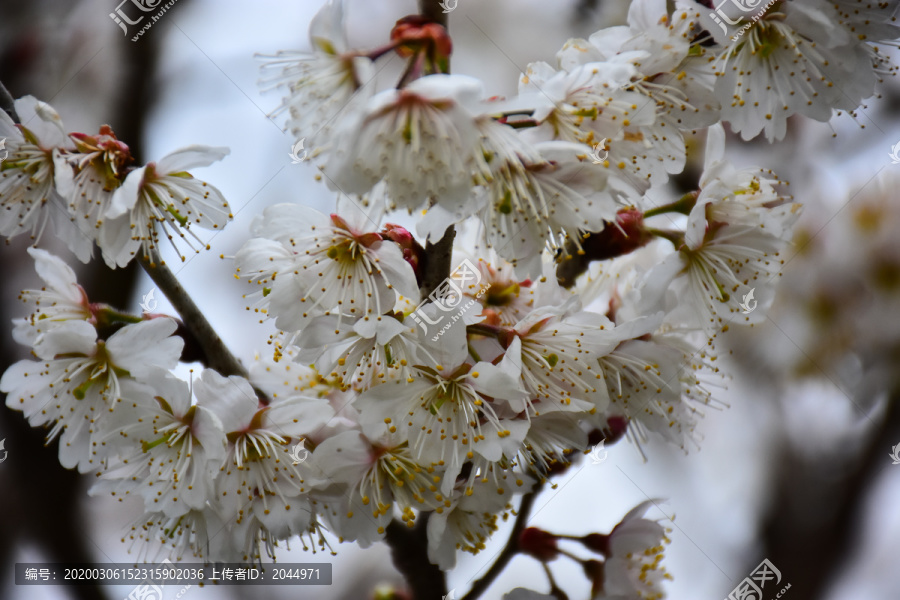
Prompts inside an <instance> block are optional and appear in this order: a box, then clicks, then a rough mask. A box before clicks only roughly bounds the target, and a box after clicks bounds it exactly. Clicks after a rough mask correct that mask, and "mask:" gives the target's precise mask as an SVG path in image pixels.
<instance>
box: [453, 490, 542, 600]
mask: <svg viewBox="0 0 900 600" xmlns="http://www.w3.org/2000/svg"><path fill="white" fill-rule="evenodd" d="M543 487H544V484H543V483H539V484H538V485H537V487H535V489H534V490H532V491H531V492H529V493H527V494H525V495H524V496H523V497H522V503H521V504H519V512H518V514H517V515H516V522H515V523H514V524H513V528H512V531H511V532H510V534H509V540H507V542H506V547H505V548H503V551H502V552H500V555H499V556H498V557H497V560H496V561H494V564H493V565H491V568H490V569H488V572H487V573H485V574H484V576H483V577H482V578H481V579H479V580H478V581H476V582H475V583H474V584H473V585H472V589H470V590H469V593H468V594H466V595H465V596H463V597H462V600H476V598H478V597H480V596H481V594H483V593H484V591H485V590H486V589H488V588H489V587H490V586H491V584H492V583H494V580H495V579H497V576H498V575H500V573H502V572H503V569H505V568H506V565H507V564H509V561H511V560H512V558H513V556H515V555H516V554H518V552H519V536H520V535H521V534H522V532H523V531H524V530H525V526H526V525H527V524H528V516H529V515H530V514H531V508H532V507H533V506H534V501H535V499H536V498H537V496H538V494H539V493H541V490H542V489H543Z"/></svg>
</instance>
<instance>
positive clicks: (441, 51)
mask: <svg viewBox="0 0 900 600" xmlns="http://www.w3.org/2000/svg"><path fill="white" fill-rule="evenodd" d="M391 41H392V42H394V43H396V44H397V54H399V55H400V56H402V57H404V58H408V57H410V56H413V55H414V54H416V53H417V52H419V51H421V50H429V51H430V52H433V55H432V59H433V60H440V59H447V58H450V55H451V54H452V53H453V41H452V40H451V39H450V34H448V33H447V30H446V29H444V26H443V25H440V24H438V23H435V22H433V21H431V20H429V19H428V18H426V17H423V16H422V15H410V16H408V17H403V18H402V19H400V20H399V21H397V24H396V25H395V26H394V29H393V30H392V31H391Z"/></svg>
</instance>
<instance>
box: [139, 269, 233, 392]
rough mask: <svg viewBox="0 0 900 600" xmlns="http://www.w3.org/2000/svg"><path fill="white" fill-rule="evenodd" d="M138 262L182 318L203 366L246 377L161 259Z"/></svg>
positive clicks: (226, 374) (224, 373)
mask: <svg viewBox="0 0 900 600" xmlns="http://www.w3.org/2000/svg"><path fill="white" fill-rule="evenodd" d="M140 263H141V266H142V267H143V268H144V271H146V273H147V275H149V276H150V279H152V280H153V283H155V284H156V285H157V286H158V287H159V289H160V290H161V291H162V293H163V294H165V295H166V298H168V299H169V302H171V303H172V306H174V307H175V310H177V311H178V314H179V315H181V319H182V321H183V322H184V326H185V327H186V328H187V329H188V331H189V332H190V333H191V335H192V336H193V338H194V340H196V341H197V343H199V345H200V347H201V349H202V350H203V354H204V356H205V357H206V361H205V364H206V365H207V366H208V367H209V368H211V369H215V370H216V371H218V372H219V373H220V374H221V375H224V376H226V377H227V376H228V375H240V376H241V377H247V376H248V375H247V370H246V369H245V368H244V366H243V365H242V364H241V363H240V361H238V359H237V358H235V357H234V355H233V354H232V353H231V352H230V351H229V350H228V348H227V347H226V346H225V344H224V343H223V342H222V338H220V337H219V334H217V333H216V330H215V329H213V327H212V325H210V323H209V321H207V320H206V317H205V316H204V315H203V313H202V312H201V311H200V308H198V307H197V305H196V304H195V303H194V300H193V299H192V298H191V297H190V296H189V295H188V293H187V291H185V289H184V288H183V287H182V286H181V283H179V281H178V279H176V278H175V275H174V274H173V273H172V271H170V270H169V267H167V266H166V265H164V264H162V261H160V260H156V261H155V262H151V260H150V259H147V258H143V257H141V258H140Z"/></svg>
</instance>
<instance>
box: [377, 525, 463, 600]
mask: <svg viewBox="0 0 900 600" xmlns="http://www.w3.org/2000/svg"><path fill="white" fill-rule="evenodd" d="M430 516H431V515H430V513H423V514H421V515H419V518H418V523H416V526H415V527H414V528H412V529H410V528H409V527H407V526H406V525H404V524H402V523H400V522H399V521H396V520H394V521H391V523H390V524H389V525H388V526H387V530H386V531H385V536H384V541H385V542H386V543H387V545H388V546H390V548H391V559H392V560H393V561H394V566H395V567H397V570H398V571H400V574H402V575H403V577H404V579H406V583H407V584H408V585H409V587H410V589H411V590H412V597H413V600H432V599H433V600H437V599H438V598H443V597H444V596H445V595H446V594H447V581H446V579H445V578H444V572H443V571H441V569H440V567H438V566H437V565H433V564H431V561H430V560H428V533H427V527H428V518H429V517H430Z"/></svg>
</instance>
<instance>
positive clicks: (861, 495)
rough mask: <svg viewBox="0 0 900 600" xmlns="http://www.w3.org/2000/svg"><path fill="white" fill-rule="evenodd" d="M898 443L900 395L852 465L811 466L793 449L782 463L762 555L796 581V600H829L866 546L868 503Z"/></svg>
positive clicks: (821, 462)
mask: <svg viewBox="0 0 900 600" xmlns="http://www.w3.org/2000/svg"><path fill="white" fill-rule="evenodd" d="M898 441H900V392H897V391H895V392H893V393H891V394H890V395H889V397H888V401H887V411H886V414H885V415H884V417H883V419H882V420H881V422H880V423H879V424H878V426H877V427H875V428H874V431H873V432H872V434H871V437H870V438H869V439H868V440H867V441H866V443H865V444H864V445H862V451H861V452H860V454H859V456H858V457H855V458H854V459H852V461H851V462H850V463H849V464H848V463H844V464H840V460H839V459H834V458H832V459H829V457H827V456H826V457H817V458H816V459H815V460H810V459H808V458H805V457H803V456H801V454H800V453H799V452H797V451H794V450H791V449H789V448H786V449H785V450H784V452H783V454H782V455H781V456H780V457H778V460H777V461H775V464H778V465H779V469H778V474H777V480H776V483H775V489H774V490H773V491H772V492H770V493H769V497H770V498H772V502H771V507H770V509H769V511H768V514H766V515H765V517H764V518H763V526H762V532H761V533H762V542H763V544H762V546H763V554H762V555H764V556H765V557H766V558H768V559H769V560H771V561H772V563H773V564H775V566H777V567H778V568H779V569H780V570H781V572H782V574H783V575H784V576H785V580H786V581H789V582H790V584H791V595H792V596H793V595H794V594H798V596H797V597H798V598H823V597H825V596H826V594H827V592H828V590H829V588H830V586H833V585H834V584H835V582H836V581H837V580H838V578H839V577H840V576H841V575H842V574H844V569H845V568H846V567H847V565H848V563H849V562H850V560H851V558H852V557H853V556H854V552H859V548H860V547H861V546H860V544H861V543H862V541H863V540H862V533H861V532H862V531H863V527H862V525H863V523H864V520H865V510H866V501H867V499H868V498H869V495H870V494H871V491H872V489H873V488H874V486H875V485H876V484H877V483H878V479H879V477H883V472H884V471H885V470H886V469H890V468H892V467H891V466H890V457H889V456H888V455H889V453H890V448H891V446H892V445H893V444H896V443H897V442H898ZM841 453H842V454H844V453H845V452H844V451H843V450H841ZM842 458H846V456H844V457H842ZM811 506H812V507H814V508H815V510H810V507H811ZM758 562H759V561H758V560H755V561H754V562H753V563H752V565H750V566H748V568H747V569H745V570H746V571H747V572H749V569H750V568H752V567H753V566H755V565H756V564H757V563H758ZM742 572H743V571H742Z"/></svg>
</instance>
